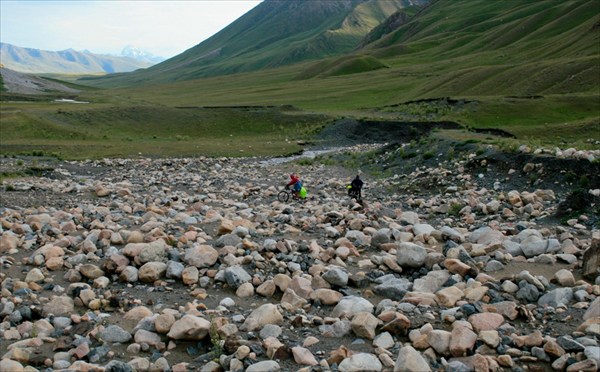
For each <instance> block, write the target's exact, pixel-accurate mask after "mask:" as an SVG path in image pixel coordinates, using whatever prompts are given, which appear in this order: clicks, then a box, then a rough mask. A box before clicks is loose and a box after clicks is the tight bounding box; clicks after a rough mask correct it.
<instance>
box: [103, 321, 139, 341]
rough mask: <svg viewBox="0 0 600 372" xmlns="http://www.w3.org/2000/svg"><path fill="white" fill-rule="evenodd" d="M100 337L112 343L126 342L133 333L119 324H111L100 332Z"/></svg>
mask: <svg viewBox="0 0 600 372" xmlns="http://www.w3.org/2000/svg"><path fill="white" fill-rule="evenodd" d="M100 337H101V338H102V340H103V341H106V342H110V343H120V344H124V343H126V342H129V340H131V337H132V336H131V334H130V333H129V332H127V331H126V330H124V329H123V328H121V327H119V326H118V325H114V324H112V325H109V326H108V327H106V328H105V329H104V330H103V331H102V332H100Z"/></svg>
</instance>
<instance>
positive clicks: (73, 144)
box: [0, 0, 600, 159]
mask: <svg viewBox="0 0 600 372" xmlns="http://www.w3.org/2000/svg"><path fill="white" fill-rule="evenodd" d="M598 24H600V12H599V11H598V8H597V2H596V1H595V0H591V1H583V0H581V1H567V2H565V1H554V0H548V1H541V2H528V1H511V2H503V1H475V0H472V1H438V2H435V3H434V4H433V5H432V6H430V7H429V8H428V9H427V11H425V12H423V13H422V14H419V15H418V17H417V18H413V21H411V22H409V23H407V24H405V25H403V26H401V27H400V28H399V29H398V30H396V31H394V32H391V33H389V34H387V35H386V36H384V37H382V38H380V39H378V41H376V42H374V43H371V44H368V45H367V46H366V47H365V48H362V49H360V50H357V51H355V52H353V53H349V54H344V55H342V56H337V57H330V58H326V59H318V60H313V61H298V62H297V63H293V64H289V65H284V66H280V67H276V68H269V69H255V70H253V71H247V72H243V73H237V74H228V75H218V76H209V75H210V74H208V73H206V70H202V74H200V73H199V72H198V71H197V72H194V71H192V70H190V68H191V67H190V68H188V69H187V70H184V71H179V73H178V72H177V71H175V70H173V71H171V72H161V73H158V72H157V73H154V72H153V69H152V68H151V69H148V70H147V71H141V72H136V73H135V74H120V75H115V76H109V77H107V78H105V79H103V78H98V77H93V78H86V79H82V80H76V79H73V78H72V77H69V78H66V77H60V76H53V78H54V79H58V80H65V79H66V80H68V81H69V84H70V86H79V87H80V89H81V91H80V93H78V94H75V95H71V96H69V97H65V96H64V95H58V94H57V93H49V94H48V95H46V96H43V97H41V98H40V97H24V96H19V95H14V94H9V93H7V92H6V91H4V90H2V92H1V99H2V101H1V107H0V115H1V116H0V153H1V154H3V155H11V154H19V153H30V152H32V151H38V152H39V151H41V152H43V153H45V154H54V155H56V156H60V157H63V158H68V159H82V158H99V157H121V156H140V155H141V156H198V155H208V156H278V155H285V154H290V153H294V152H297V151H299V150H301V148H302V147H301V145H300V143H302V142H306V141H311V140H313V139H314V135H315V134H316V133H318V131H319V129H320V128H323V127H324V126H326V125H328V124H329V123H331V122H333V121H334V120H336V119H337V118H342V117H353V118H357V119H363V118H369V119H378V120H404V121H412V122H414V121H416V122H419V121H437V120H445V121H454V122H457V123H459V124H461V125H462V126H463V127H464V128H465V129H470V128H492V129H500V130H503V131H506V132H508V133H510V134H512V135H514V136H515V137H516V139H510V140H503V141H510V142H511V146H518V144H528V145H531V146H544V147H555V146H557V147H561V148H567V147H576V148H582V149H598V148H599V145H598V143H600V27H598ZM272 52H273V53H274V52H275V51H272ZM238 62H239V61H238ZM199 75H202V77H198V76H199ZM58 97H61V98H71V99H76V100H79V101H86V102H90V103H88V104H69V103H57V102H53V100H54V99H55V98H58ZM445 97H449V98H451V99H452V100H457V101H461V102H463V101H464V102H465V103H464V104H460V105H440V104H439V102H438V101H435V100H433V99H435V98H445ZM469 133H471V132H469V131H467V130H464V131H461V132H460V136H461V137H464V136H468V135H469ZM452 135H453V134H449V136H452ZM490 142H493V141H490Z"/></svg>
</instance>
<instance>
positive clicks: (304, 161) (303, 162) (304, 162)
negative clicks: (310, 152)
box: [297, 158, 316, 166]
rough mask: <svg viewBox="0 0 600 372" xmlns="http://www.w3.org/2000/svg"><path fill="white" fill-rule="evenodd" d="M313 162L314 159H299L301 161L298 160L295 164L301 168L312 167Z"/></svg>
mask: <svg viewBox="0 0 600 372" xmlns="http://www.w3.org/2000/svg"><path fill="white" fill-rule="evenodd" d="M315 161H316V160H315V159H314V158H301V159H298V161H297V163H298V164H299V165H302V166H308V165H313V164H314V163H315Z"/></svg>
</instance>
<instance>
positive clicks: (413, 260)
mask: <svg viewBox="0 0 600 372" xmlns="http://www.w3.org/2000/svg"><path fill="white" fill-rule="evenodd" d="M425 258H427V250H426V249H425V248H423V247H421V246H420V245H417V244H414V243H400V246H399V247H398V250H397V253H396V261H397V262H398V265H400V266H404V267H414V268H417V267H421V266H423V264H424V263H425Z"/></svg>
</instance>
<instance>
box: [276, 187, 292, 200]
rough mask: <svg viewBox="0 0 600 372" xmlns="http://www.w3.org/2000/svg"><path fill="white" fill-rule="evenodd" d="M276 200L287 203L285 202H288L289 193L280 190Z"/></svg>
mask: <svg viewBox="0 0 600 372" xmlns="http://www.w3.org/2000/svg"><path fill="white" fill-rule="evenodd" d="M277 200H279V201H280V202H282V203H287V201H288V200H290V193H289V192H287V191H285V190H281V191H280V192H279V194H277Z"/></svg>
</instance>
